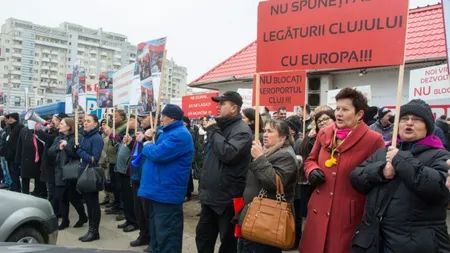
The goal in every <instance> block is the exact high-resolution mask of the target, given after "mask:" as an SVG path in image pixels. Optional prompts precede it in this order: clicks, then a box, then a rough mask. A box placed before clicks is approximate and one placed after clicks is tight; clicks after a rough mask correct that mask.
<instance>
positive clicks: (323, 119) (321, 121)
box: [317, 117, 331, 125]
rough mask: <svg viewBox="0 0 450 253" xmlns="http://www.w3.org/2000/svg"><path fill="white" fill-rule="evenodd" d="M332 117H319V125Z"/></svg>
mask: <svg viewBox="0 0 450 253" xmlns="http://www.w3.org/2000/svg"><path fill="white" fill-rule="evenodd" d="M330 119H331V118H330V117H323V118H322V119H319V120H318V121H317V125H320V124H322V123H325V122H328V121H329V120H330Z"/></svg>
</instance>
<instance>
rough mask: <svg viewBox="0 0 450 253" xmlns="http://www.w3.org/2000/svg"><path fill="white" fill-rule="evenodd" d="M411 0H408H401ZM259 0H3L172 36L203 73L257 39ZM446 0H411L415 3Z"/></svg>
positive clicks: (182, 61)
mask: <svg viewBox="0 0 450 253" xmlns="http://www.w3.org/2000/svg"><path fill="white" fill-rule="evenodd" d="M399 1H407V0H399ZM258 2H259V0H165V1H156V0H152V1H150V0H76V1H67V0H1V9H2V11H1V12H0V22H1V23H2V24H3V23H4V21H5V20H6V19H7V18H9V17H14V18H18V19H23V20H27V21H31V22H33V23H36V24H40V25H46V26H51V27H57V26H58V25H59V24H60V23H62V22H64V21H68V22H72V23H76V24H81V25H83V26H86V27H90V28H100V27H101V28H103V30H104V31H110V32H116V33H120V34H124V35H126V36H128V38H129V41H130V42H131V43H133V44H138V43H139V42H142V41H147V40H151V39H155V38H159V37H163V36H167V37H168V45H167V50H168V57H169V58H171V57H173V59H174V60H175V62H176V63H177V64H179V65H182V66H185V67H187V68H188V73H189V76H188V81H189V82H190V81H192V80H193V79H195V78H197V77H199V76H200V75H202V74H204V73H205V72H206V71H208V70H210V69H211V68H212V67H214V66H215V65H217V64H219V63H220V62H222V61H223V60H225V59H226V58H228V57H229V56H231V55H232V54H234V53H236V52H237V51H238V50H240V49H242V48H243V47H244V46H246V45H247V44H249V43H251V42H252V41H253V40H255V39H256V10H257V5H258ZM437 2H440V0H410V7H411V8H414V7H417V6H426V5H428V4H435V3H437Z"/></svg>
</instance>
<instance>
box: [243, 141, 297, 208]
mask: <svg viewBox="0 0 450 253" xmlns="http://www.w3.org/2000/svg"><path fill="white" fill-rule="evenodd" d="M275 173H277V174H278V175H279V176H280V178H281V181H282V182H283V186H284V191H285V195H286V200H287V201H288V202H293V201H294V196H295V186H296V184H297V176H298V175H297V174H298V161H297V158H296V157H295V153H294V150H293V149H292V147H291V146H290V145H288V144H285V145H284V146H283V147H282V148H281V149H279V150H278V151H275V152H274V153H273V154H271V155H269V156H268V157H266V156H261V157H259V158H258V159H256V160H254V161H253V162H252V163H251V164H250V167H249V169H248V174H247V182H246V185H245V190H244V202H245V204H248V203H250V202H251V201H252V200H253V198H254V197H256V196H258V194H259V192H260V191H261V189H264V190H266V191H267V197H268V198H270V199H276V190H277V186H276V181H275Z"/></svg>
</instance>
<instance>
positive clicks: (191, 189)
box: [186, 170, 194, 198]
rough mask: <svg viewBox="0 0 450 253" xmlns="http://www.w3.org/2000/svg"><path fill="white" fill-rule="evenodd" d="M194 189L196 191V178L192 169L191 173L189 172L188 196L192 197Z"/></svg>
mask: <svg viewBox="0 0 450 253" xmlns="http://www.w3.org/2000/svg"><path fill="white" fill-rule="evenodd" d="M193 191H194V179H193V178H192V170H191V173H190V174H189V182H188V187H187V192H186V197H188V198H190V197H191V196H192V192H193Z"/></svg>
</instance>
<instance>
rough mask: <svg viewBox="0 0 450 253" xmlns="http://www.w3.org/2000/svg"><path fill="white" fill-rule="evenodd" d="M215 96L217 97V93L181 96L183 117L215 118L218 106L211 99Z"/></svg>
mask: <svg viewBox="0 0 450 253" xmlns="http://www.w3.org/2000/svg"><path fill="white" fill-rule="evenodd" d="M216 96H219V92H212V93H205V94H196V95H188V96H183V97H182V98H181V104H182V108H183V111H184V115H185V116H188V117H189V118H201V117H203V116H206V115H210V116H211V115H212V116H217V115H218V110H217V106H218V104H217V103H216V102H214V101H212V99H211V98H212V97H216Z"/></svg>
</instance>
